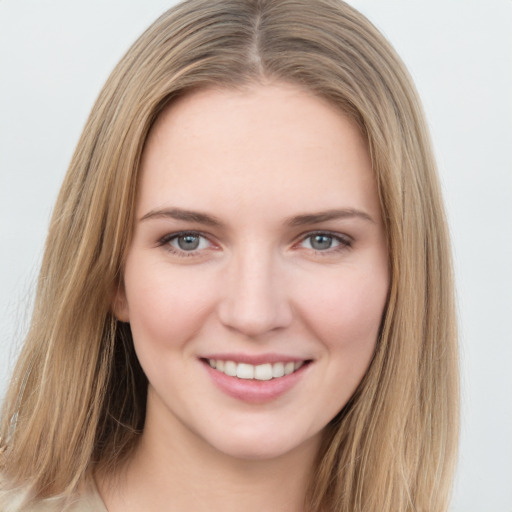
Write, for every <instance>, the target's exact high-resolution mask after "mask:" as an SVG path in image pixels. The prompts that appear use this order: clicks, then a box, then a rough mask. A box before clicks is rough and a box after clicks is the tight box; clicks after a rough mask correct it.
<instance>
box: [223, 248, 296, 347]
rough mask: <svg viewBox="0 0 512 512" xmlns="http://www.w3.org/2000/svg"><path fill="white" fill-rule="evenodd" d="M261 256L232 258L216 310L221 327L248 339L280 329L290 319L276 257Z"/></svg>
mask: <svg viewBox="0 0 512 512" xmlns="http://www.w3.org/2000/svg"><path fill="white" fill-rule="evenodd" d="M262 252H263V251H259V250H254V251H251V250H247V251H244V253H243V254H239V255H236V256H234V257H233V260H232V261H231V262H230V265H229V268H228V269H226V275H225V281H224V285H225V288H224V293H223V299H222V300H221V302H220V304H219V306H218V316H219V319H220V321H221V323H222V324H223V325H224V326H226V327H228V328H229V329H232V330H235V331H238V332H239V333H241V334H243V335H244V336H247V337H250V338H255V337H259V336H262V335H264V334H267V333H269V332H271V331H275V330H278V329H283V328H285V327H287V326H288V325H290V323H291V321H292V317H293V311H292V308H291V304H290V301H289V298H288V297H287V291H286V286H285V283H284V275H283V269H282V266H281V265H280V262H279V257H278V256H276V255H272V254H269V253H268V252H267V253H266V254H262Z"/></svg>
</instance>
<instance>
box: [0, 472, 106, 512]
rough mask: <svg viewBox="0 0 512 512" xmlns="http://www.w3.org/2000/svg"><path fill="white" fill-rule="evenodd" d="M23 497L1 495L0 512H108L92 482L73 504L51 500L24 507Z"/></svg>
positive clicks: (61, 500) (60, 500) (58, 499)
mask: <svg viewBox="0 0 512 512" xmlns="http://www.w3.org/2000/svg"><path fill="white" fill-rule="evenodd" d="M2 498H4V499H2ZM22 499H23V496H22V495H17V496H12V495H11V496H9V498H8V499H6V496H5V495H4V496H1V495H0V512H108V510H107V507H106V506H105V504H104V503H103V501H102V499H101V497H100V495H99V493H98V489H97V488H96V485H95V484H94V481H92V480H91V481H90V482H89V483H88V484H87V486H86V487H85V488H84V489H83V491H82V492H81V493H80V494H79V495H77V497H76V499H74V500H73V501H72V502H71V503H70V502H66V501H65V500H64V499H63V498H49V499H46V500H43V501H41V502H39V503H37V504H36V505H32V506H26V505H22V504H21V501H22Z"/></svg>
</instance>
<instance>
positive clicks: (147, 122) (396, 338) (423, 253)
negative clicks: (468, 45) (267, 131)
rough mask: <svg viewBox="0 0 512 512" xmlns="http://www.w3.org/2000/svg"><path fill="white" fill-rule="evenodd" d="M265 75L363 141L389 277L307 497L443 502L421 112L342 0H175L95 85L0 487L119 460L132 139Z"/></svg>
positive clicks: (452, 401)
mask: <svg viewBox="0 0 512 512" xmlns="http://www.w3.org/2000/svg"><path fill="white" fill-rule="evenodd" d="M261 79H270V80H274V81H284V82H291V83H294V84H298V85H300V86H301V87H304V88H306V89H308V90H311V91H313V92H315V93H316V94H317V95H319V96H320V97H323V98H326V99H327V100H329V101H330V102H332V104H333V105H334V106H337V107H338V108H340V109H342V111H343V112H345V113H346V114H347V115H349V116H351V118H352V119H353V120H354V121H355V122H357V123H358V125H359V126H360V128H361V130H362V131H363V133H364V134H365V136H366V138H367V140H368V146H369V149H370V154H371V157H372V162H373V168H374V172H375V177H376V180H377V184H378V188H379V194H380V200H381V206H382V212H383V218H384V220H385V225H386V230H387V236H388V246H389V261H390V272H391V286H390V290H389V298H388V303H387V306H386V311H385V315H384V318H383V322H382V326H381V333H380V337H379V341H378V345H377V349H376V352H375V355H374V358H373V361H372V363H371V366H370V368H369V370H368V372H367V374H366V376H365V378H364V379H363V381H362V382H361V384H360V386H359V388H358V390H357V391H356V393H355V395H354V396H353V397H352V399H351V400H350V402H349V403H348V404H347V405H346V406H345V407H344V409H343V410H342V411H341V412H340V413H339V414H338V416H337V417H336V418H334V419H333V421H332V422H331V423H330V424H329V425H328V426H327V428H326V429H325V436H324V445H323V447H322V450H321V452H320V453H319V456H318V464H317V467H316V468H315V472H314V476H313V478H312V482H311V487H310V489H309V492H308V494H307V502H306V504H305V509H306V510H315V511H319V510H325V511H339V512H342V511H343V512H362V511H377V510H378V511H379V512H397V511H413V510H414V511H428V512H441V511H445V510H446V509H447V503H448V499H449V494H450V487H451V480H452V476H453V470H454V461H455V456H456V445H457V435H458V368H457V346H456V326H455V313H454V303H453V284H452V282H453V278H452V268H451V260H450V248H449V241H448V233H447V227H446V220H445V216H444V210H443V205H442V199H441V193H440V187H439V183H438V179H437V176H436V170H435V162H434V159H433V156H432V151H431V148H430V142H429V137H428V133H427V130H426V128H425V121H424V118H423V114H422V110H421V107H420V104H419V101H418V99H417V95H416V93H415V90H414V86H413V85H412V83H411V80H410V78H409V76H408V74H407V72H406V70H405V69H404V66H403V64H402V63H401V61H400V59H399V58H398V57H397V55H396V54H395V52H394V51H393V49H392V48H391V47H390V45H389V44H388V43H387V41H386V40H385V39H384V38H383V36H382V35H381V34H380V33H379V32H378V31H377V30H376V29H375V28H374V27H373V25H372V24H371V23H370V22H369V21H368V20H367V19H366V18H364V17H363V16H362V15H361V14H359V13H358V12H357V11H355V10H354V9H353V8H351V7H349V6H348V5H346V4H345V3H343V2H341V1H339V0H188V1H186V2H184V3H182V4H180V5H178V6H176V7H175V8H173V9H171V10H170V11H168V12H167V13H165V14H164V15H163V16H161V17H160V18H159V19H158V20H157V21H156V22H155V23H154V24H153V25H152V26H151V27H150V28H149V29H148V30H147V31H146V32H145V33H144V34H143V35H142V36H141V37H140V38H139V40H138V41H137V42H136V43H135V44H134V45H133V46H132V48H131V49H130V50H129V51H128V53H127V54H126V55H125V57H124V58H123V59H122V60H121V62H120V63H119V64H118V66H117V67H116V68H115V70H114V71H113V73H112V75H111V76H110V78H109V79H108V81H107V83H106V85H105V87H104V88H103V90H102V92H101V94H100V96H99V98H98V100H97V102H96V104H95V105H94V107H93V110H92V112H91V114H90V117H89V120H88V122H87V124H86V126H85V129H84V131H83V134H82V137H81V138H80V141H79V143H78V146H77V149H76V151H75V154H74V156H73V159H72V161H71V164H70V167H69V171H68V173H67V175H66V178H65V181H64V184H63V186H62V189H61V192H60V195H59V198H58V201H57V204H56V206H55V211H54V214H53V217H52V221H51V226H50V231H49V235H48V239H47V243H46V251H45V256H44V260H43V264H42V269H41V274H40V277H39V282H38V288H37V295H36V301H35V308H34V312H33V318H32V323H31V327H30V331H29V333H28V336H27V339H26V342H25V345H24V348H23V351H22V354H21V356H20V359H19V361H18V364H17V366H16V369H15V373H14V376H13V379H12V383H11V386H10V388H9V391H8V395H7V398H6V401H5V404H4V409H3V414H2V427H1V431H0V436H1V441H0V442H1V445H0V452H1V455H0V472H2V474H3V476H4V484H3V485H4V486H5V487H11V488H15V487H20V486H25V487H27V488H29V489H31V491H32V493H33V494H34V495H35V496H36V497H39V498H41V497H44V496H52V495H57V494H61V495H70V494H72V493H73V492H74V490H75V489H76V488H77V485H78V484H79V483H80V482H81V481H82V480H83V479H84V478H85V477H86V476H87V475H88V474H90V473H91V471H93V470H94V469H95V468H97V467H98V466H99V467H102V468H105V467H112V468H114V467H116V466H117V465H119V464H120V463H121V461H122V460H123V459H124V458H126V457H128V456H129V455H130V453H131V451H132V449H133V447H134V446H135V444H136V442H137V439H138V438H139V435H140V432H141V430H142V428H143V425H144V415H145V400H146V389H147V381H146V378H145V376H144V374H143V372H142V370H141V368H140V366H139V364H138V362H137V359H136V356H135V353H134V351H133V348H132V341H131V334H130V331H129V327H128V326H126V325H125V324H122V323H120V322H117V321H116V319H115V318H114V316H113V314H112V311H111V305H112V300H113V296H114V294H115V290H116V286H117V285H118V284H119V281H120V278H121V274H122V268H123V259H124V256H125V253H126V249H127V247H128V245H129V242H130V236H131V229H132V224H133V212H134V202H135V197H136V190H137V180H138V169H139V162H140V157H141V152H142V149H143V146H144V143H145V140H146V138H147V135H148V132H149V130H150V128H151V126H152V124H153V123H154V121H155V119H156V118H157V116H158V115H159V113H160V112H161V111H162V110H163V109H164V107H165V106H166V105H167V104H168V103H169V102H171V101H173V99H175V98H176V97H178V96H180V95H182V94H184V93H187V92H189V91H191V90H194V89H199V88H202V87H208V86H212V85H214V86H215V85H217V86H223V87H238V86H241V85H244V84H247V83H251V82H255V81H259V80H261Z"/></svg>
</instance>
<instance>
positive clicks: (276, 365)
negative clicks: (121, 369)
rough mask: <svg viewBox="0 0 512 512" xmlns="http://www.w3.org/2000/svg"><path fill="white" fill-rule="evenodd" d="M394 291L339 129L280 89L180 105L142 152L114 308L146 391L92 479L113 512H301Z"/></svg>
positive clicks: (349, 138) (350, 140)
mask: <svg viewBox="0 0 512 512" xmlns="http://www.w3.org/2000/svg"><path fill="white" fill-rule="evenodd" d="M388 286H389V273H388V261H387V246H386V238H385V232H384V228H383V223H382V219H381V213H380V205H379V199H378V193H377V187H376V183H375V179H374V176H373V173H372V168H371V162H370V157H369V154H368V150H367V147H366V144H365V141H364V139H363V137H362V136H361V134H360V132H359V130H358V129H357V127H356V126H355V125H354V124H353V123H352V122H351V121H350V120H349V119H348V118H347V117H346V116H345V115H343V114H341V113H340V112H338V111H337V110H336V109H335V108H334V107H333V106H332V105H330V104H329V103H327V102H326V101H324V100H321V99H319V98H317V97H315V96H314V95H312V94H311V93H308V92H305V91H304V90H302V89H299V88H297V87H295V86H291V85H287V84H279V83H278V84H275V83H274V84H266V85H262V84H258V85H253V86H251V87H248V88H246V89H243V90H236V91H235V90H225V89H215V88H212V89H207V90H202V91H199V92H195V93H193V94H190V95H188V96H186V97H184V98H182V99H180V100H178V101H177V102H175V103H173V104H172V105H171V106H170V107H169V108H167V110H166V111H165V112H164V113H163V114H162V115H161V116H160V118H159V119H158V121H157V123H156V124H155V126H154V127H153V129H152V131H151V133H150V136H149V139H148V142H147V144H146V146H145V149H144V153H143V159H142V168H141V182H140V189H139V194H138V200H137V207H136V224H135V226H134V235H133V240H132V243H131V246H130V248H129V251H128V254H127V259H126V265H125V270H124V276H123V286H122V288H121V290H120V291H119V293H118V296H117V298H116V301H115V306H114V308H115V312H116V315H117V317H118V318H119V319H120V320H122V321H124V322H129V323H130V325H131V330H132V334H133V339H134V344H135V349H136V351H137V356H138V358H139V360H140V363H141V365H142V367H143V369H144V371H145V373H146V375H147V377H148V380H149V389H148V408H147V417H146V424H145V428H144V432H143V435H142V437H141V441H140V444H139V446H138V449H137V451H136V453H135V455H134V457H133V458H132V460H131V461H130V462H129V463H128V465H127V467H126V468H125V470H124V471H123V478H121V479H118V481H117V483H116V484H115V485H113V484H111V481H109V480H108V479H107V478H101V477H99V478H98V485H99V488H100V492H101V494H102V497H103V498H104V500H105V503H106V505H107V507H108V509H109V511H110V512H117V511H121V510H123V511H132V510H133V511H135V510H145V511H149V512H151V511H153V510H154V511H157V510H158V511H163V510H173V511H190V510H194V511H199V512H201V511H207V510H208V511H211V510H222V511H223V512H230V511H235V510H237V511H239V510H244V511H245V512H252V511H258V512H260V511H262V510H263V511H265V510H279V511H284V512H298V511H301V510H302V508H303V507H302V503H303V500H304V495H305V490H306V487H307V482H308V480H309V478H310V471H311V468H312V466H313V463H314V459H315V456H316V454H317V452H318V448H319V443H320V438H321V434H322V431H323V429H324V428H325V426H326V425H327V423H328V422H329V421H330V420H331V419H332V418H333V417H334V416H335V415H336V414H337V413H338V412H339V411H340V410H341V409H342V408H343V406H344V405H345V404H346V403H347V401H348V400H349V398H350V396H351V395H352V394H353V392H354V391H355V389H356V387H357V386H358V384H359V382H360V381H361V379H362V377H363V376H364V374H365V372H366V370H367V368H368V365H369V363H370V361H371V357H372V354H373V352H374V349H375V344H376V340H377V336H378V330H379V326H380V321H381V318H382V314H383V310H384V306H385V301H386V296H387V291H388ZM233 373H235V375H233ZM283 373H285V375H283Z"/></svg>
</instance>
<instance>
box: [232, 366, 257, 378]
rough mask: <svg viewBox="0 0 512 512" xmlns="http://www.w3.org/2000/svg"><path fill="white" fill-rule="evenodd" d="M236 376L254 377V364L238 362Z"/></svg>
mask: <svg viewBox="0 0 512 512" xmlns="http://www.w3.org/2000/svg"><path fill="white" fill-rule="evenodd" d="M236 376H237V377H238V378H239V379H254V366H253V365H252V364H245V363H238V366H237V368H236Z"/></svg>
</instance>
